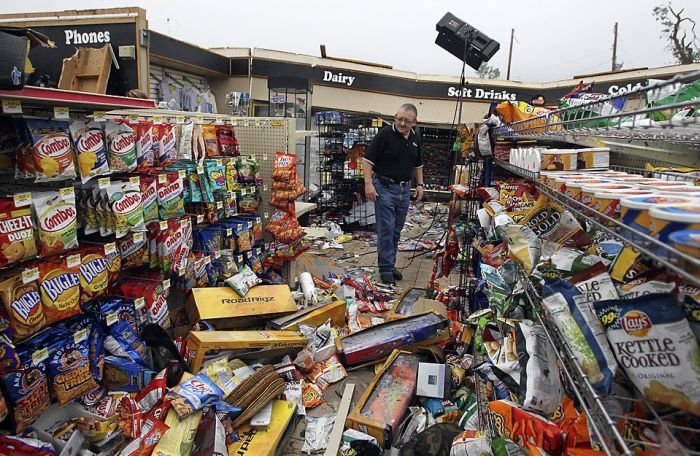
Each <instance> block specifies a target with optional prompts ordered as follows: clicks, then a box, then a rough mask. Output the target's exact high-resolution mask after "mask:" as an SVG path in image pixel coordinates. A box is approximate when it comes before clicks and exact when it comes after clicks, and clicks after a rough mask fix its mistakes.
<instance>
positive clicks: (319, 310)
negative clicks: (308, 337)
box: [267, 295, 346, 329]
mask: <svg viewBox="0 0 700 456" xmlns="http://www.w3.org/2000/svg"><path fill="white" fill-rule="evenodd" d="M345 310H346V306H345V301H343V300H342V299H340V298H339V297H337V296H336V295H332V297H331V301H330V302H329V303H326V304H318V305H315V306H311V307H307V308H306V309H302V310H300V311H298V312H295V313H293V314H291V315H285V316H282V317H277V318H275V319H274V320H270V321H269V322H268V323H267V326H268V327H269V328H273V329H299V324H300V323H303V324H305V325H309V326H320V325H322V324H324V323H325V322H326V321H327V320H328V319H329V318H330V320H331V323H332V324H333V326H336V327H342V326H345Z"/></svg>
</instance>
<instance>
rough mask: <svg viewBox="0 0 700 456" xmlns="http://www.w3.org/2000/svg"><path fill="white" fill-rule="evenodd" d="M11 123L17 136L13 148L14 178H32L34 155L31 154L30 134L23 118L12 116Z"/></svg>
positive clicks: (34, 170)
mask: <svg viewBox="0 0 700 456" xmlns="http://www.w3.org/2000/svg"><path fill="white" fill-rule="evenodd" d="M12 124H13V126H14V129H15V134H16V137H17V147H16V149H15V152H16V154H15V178H16V179H33V178H34V177H36V176H35V172H36V167H35V166H34V157H33V156H32V135H31V134H30V133H29V129H28V128H27V124H26V123H25V122H24V119H20V118H13V119H12Z"/></svg>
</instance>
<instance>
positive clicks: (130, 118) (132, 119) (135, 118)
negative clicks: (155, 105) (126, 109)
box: [129, 114, 139, 122]
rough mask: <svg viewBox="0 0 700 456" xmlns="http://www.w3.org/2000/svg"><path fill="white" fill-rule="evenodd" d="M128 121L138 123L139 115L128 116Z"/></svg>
mask: <svg viewBox="0 0 700 456" xmlns="http://www.w3.org/2000/svg"><path fill="white" fill-rule="evenodd" d="M129 120H130V121H131V122H138V120H139V115H138V114H129Z"/></svg>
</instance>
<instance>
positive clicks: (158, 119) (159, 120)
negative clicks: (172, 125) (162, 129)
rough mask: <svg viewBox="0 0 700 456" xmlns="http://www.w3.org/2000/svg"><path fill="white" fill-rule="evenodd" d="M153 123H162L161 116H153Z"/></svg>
mask: <svg viewBox="0 0 700 456" xmlns="http://www.w3.org/2000/svg"><path fill="white" fill-rule="evenodd" d="M153 123H156V124H162V123H163V116H153Z"/></svg>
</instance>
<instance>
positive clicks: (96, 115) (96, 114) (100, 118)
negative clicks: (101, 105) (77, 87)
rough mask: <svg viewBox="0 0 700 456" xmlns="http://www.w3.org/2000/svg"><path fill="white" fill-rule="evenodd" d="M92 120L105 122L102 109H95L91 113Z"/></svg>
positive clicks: (105, 118)
mask: <svg viewBox="0 0 700 456" xmlns="http://www.w3.org/2000/svg"><path fill="white" fill-rule="evenodd" d="M92 120H94V121H95V122H106V121H107V117H106V116H105V112H104V111H95V112H93V113H92Z"/></svg>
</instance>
